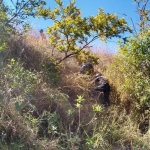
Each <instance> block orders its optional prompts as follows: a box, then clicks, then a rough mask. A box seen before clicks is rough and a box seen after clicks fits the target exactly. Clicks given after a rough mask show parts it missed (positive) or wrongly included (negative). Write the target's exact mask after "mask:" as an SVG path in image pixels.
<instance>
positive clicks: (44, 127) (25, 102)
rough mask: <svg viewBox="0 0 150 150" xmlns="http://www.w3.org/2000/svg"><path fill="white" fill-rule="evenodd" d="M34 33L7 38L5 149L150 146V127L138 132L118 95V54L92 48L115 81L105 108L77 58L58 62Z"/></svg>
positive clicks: (2, 83) (0, 130)
mask: <svg viewBox="0 0 150 150" xmlns="http://www.w3.org/2000/svg"><path fill="white" fill-rule="evenodd" d="M36 37H38V36H33V35H32V36H31V35H30V34H29V35H28V34H27V35H26V36H25V37H21V38H20V37H15V38H14V37H10V38H9V39H8V41H7V44H8V47H7V50H6V51H5V52H6V56H7V58H8V59H9V61H8V59H5V66H3V68H1V73H0V93H1V94H0V99H1V103H0V108H1V109H0V111H1V119H0V138H1V142H0V148H1V149H12V150H13V149H25V150H26V149H36V150H38V149H46V150H56V149H60V150H63V149H68V150H85V149H87V150H93V149H94V150H103V149H104V150H106V149H108V150H117V149H118V150H119V149H120V150H121V149H135V150H136V149H142V150H149V149H150V147H149V138H150V135H149V134H150V133H149V131H148V132H147V133H146V134H144V135H143V134H142V133H141V132H140V130H139V124H137V123H136V121H135V120H136V118H134V117H133V114H132V108H128V106H129V105H128V101H127V100H124V102H122V101H121V100H120V93H119V92H118V88H119V86H120V84H121V79H122V78H121V74H117V73H116V72H117V70H115V68H112V67H110V66H111V64H112V63H113V61H114V60H115V56H114V55H112V54H108V53H105V52H104V51H103V52H102V50H100V52H98V51H97V52H94V53H96V55H97V56H99V64H98V65H97V66H95V72H101V73H102V74H103V75H105V76H106V77H107V78H108V79H109V82H110V84H111V95H110V100H111V106H110V107H104V106H103V105H102V104H100V100H101V98H102V95H99V93H94V94H93V93H92V92H91V89H92V88H93V87H94V85H93V84H92V80H93V79H94V75H91V76H89V75H81V74H79V65H78V63H77V61H76V59H73V58H70V59H68V60H66V61H64V62H63V63H62V64H61V65H60V66H55V64H54V62H53V58H59V57H60V55H61V54H60V53H58V52H57V50H56V49H54V48H53V47H51V46H50V45H49V44H48V42H47V41H43V40H41V39H38V38H36ZM12 58H13V59H12ZM116 74H117V76H118V78H119V79H120V81H116V77H115V75H116ZM124 94H126V93H124ZM127 108H128V109H129V111H127Z"/></svg>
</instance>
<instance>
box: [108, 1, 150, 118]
mask: <svg viewBox="0 0 150 150" xmlns="http://www.w3.org/2000/svg"><path fill="white" fill-rule="evenodd" d="M136 3H137V6H138V10H140V13H139V17H140V18H141V19H140V20H139V27H140V30H139V32H138V33H137V34H135V35H134V36H133V37H129V38H128V39H127V42H126V43H125V44H124V43H123V42H120V43H119V46H120V48H119V54H118V56H117V59H116V61H115V62H114V63H113V69H112V70H115V73H114V78H115V81H114V83H115V82H116V83H117V82H118V81H119V83H120V85H119V87H118V90H119V91H120V93H121V97H122V100H124V99H129V100H130V102H131V103H132V104H133V105H132V106H133V107H132V110H133V111H134V112H135V111H137V112H140V113H138V114H140V115H141V116H142V119H141V118H140V117H139V120H140V119H141V120H144V118H143V117H145V116H148V114H149V108H150V78H149V77H150V29H149V25H150V24H149V19H148V18H149V14H150V10H146V5H147V4H148V0H136ZM145 11H146V12H147V13H144V12H145ZM141 12H143V14H141ZM116 70H117V72H116ZM111 75H113V73H111ZM133 108H134V109H133Z"/></svg>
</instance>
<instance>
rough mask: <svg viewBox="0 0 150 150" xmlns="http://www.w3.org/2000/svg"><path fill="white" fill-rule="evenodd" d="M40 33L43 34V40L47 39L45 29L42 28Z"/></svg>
mask: <svg viewBox="0 0 150 150" xmlns="http://www.w3.org/2000/svg"><path fill="white" fill-rule="evenodd" d="M40 35H41V38H42V40H46V36H45V34H44V31H43V29H41V30H40Z"/></svg>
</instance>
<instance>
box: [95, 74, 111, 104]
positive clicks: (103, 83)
mask: <svg viewBox="0 0 150 150" xmlns="http://www.w3.org/2000/svg"><path fill="white" fill-rule="evenodd" d="M95 77H96V78H95V80H94V81H95V88H94V91H99V92H103V93H104V104H105V105H106V106H109V105H110V100H109V95H110V85H109V82H108V79H107V78H106V77H104V76H102V74H101V73H98V74H96V75H95Z"/></svg>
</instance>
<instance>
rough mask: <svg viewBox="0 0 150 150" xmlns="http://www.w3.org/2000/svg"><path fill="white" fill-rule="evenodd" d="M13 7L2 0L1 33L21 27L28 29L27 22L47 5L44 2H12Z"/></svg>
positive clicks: (29, 0)
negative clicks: (38, 9)
mask: <svg viewBox="0 0 150 150" xmlns="http://www.w3.org/2000/svg"><path fill="white" fill-rule="evenodd" d="M10 1H11V2H12V6H8V5H6V4H5V3H4V1H3V0H0V10H1V12H0V20H1V23H0V32H1V33H4V32H7V31H8V30H9V29H10V28H11V29H14V28H15V27H16V26H18V25H20V26H22V27H24V28H26V27H28V26H29V24H28V23H27V20H28V18H29V17H30V16H32V17H35V14H36V9H37V8H38V7H39V6H43V5H45V4H46V3H45V1H44V0H16V1H15V2H14V0H10Z"/></svg>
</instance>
